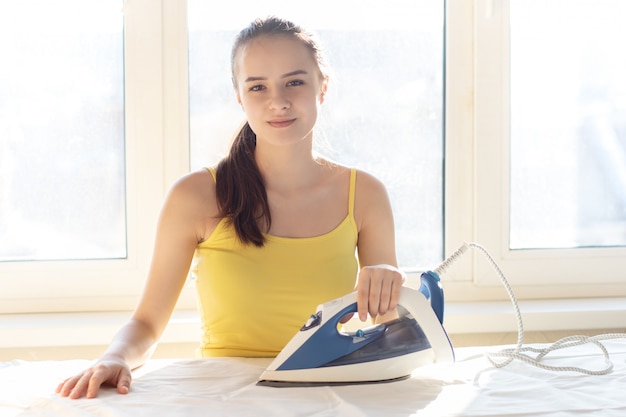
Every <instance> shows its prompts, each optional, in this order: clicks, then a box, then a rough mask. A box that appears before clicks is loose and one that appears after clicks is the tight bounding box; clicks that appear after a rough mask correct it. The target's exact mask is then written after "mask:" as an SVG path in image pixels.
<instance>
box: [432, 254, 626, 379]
mask: <svg viewBox="0 0 626 417" xmlns="http://www.w3.org/2000/svg"><path fill="white" fill-rule="evenodd" d="M469 248H474V249H478V250H479V251H480V252H482V253H483V255H485V256H486V258H487V259H488V260H489V263H490V264H491V266H492V267H493V268H494V270H495V271H496V273H497V274H498V277H499V278H500V280H501V281H502V285H503V286H504V289H505V290H506V292H507V294H508V296H509V299H510V300H511V303H512V304H513V308H514V310H515V318H516V320H517V345H516V346H515V347H514V348H510V349H502V350H500V351H498V352H488V353H486V354H485V355H486V356H487V359H489V362H491V364H492V365H493V366H494V367H496V368H503V367H505V366H507V365H508V364H510V363H511V362H512V361H514V360H519V361H522V362H525V363H527V364H530V365H532V366H536V367H538V368H542V369H546V370H549V371H557V372H562V371H571V372H578V373H583V374H587V375H606V374H608V373H610V372H611V371H612V370H613V362H611V360H610V358H609V352H608V350H607V349H606V347H605V346H604V345H603V344H602V343H601V342H600V341H601V340H609V339H622V338H626V333H607V334H601V335H597V336H582V335H574V336H568V337H564V338H563V339H560V340H558V341H556V342H554V343H553V344H551V345H550V346H548V347H546V348H543V349H537V348H532V347H524V323H523V320H522V314H521V312H520V309H519V305H518V303H517V299H516V298H515V294H514V293H513V289H512V288H511V285H510V284H509V282H508V280H507V279H506V277H505V276H504V273H503V272H502V270H501V269H500V267H499V266H498V264H497V263H496V261H495V260H494V259H493V257H492V256H491V255H490V254H489V252H488V251H487V250H486V249H485V248H484V247H483V246H481V245H479V244H477V243H473V242H470V243H464V244H463V245H462V246H461V247H460V248H459V249H457V250H456V251H455V252H454V253H453V254H452V255H450V256H449V257H448V258H447V259H446V260H445V261H443V263H441V265H439V266H438V267H437V268H436V269H435V271H434V272H435V273H436V274H437V275H439V276H440V277H441V275H442V274H443V273H444V272H445V271H446V270H447V269H448V268H449V267H450V265H452V264H453V263H454V262H455V261H456V260H457V259H458V258H459V257H460V256H461V255H463V254H464V253H465V252H466V251H467V250H468V249H469ZM587 343H593V344H594V345H596V346H597V347H598V349H600V351H602V354H603V355H604V361H605V364H606V366H605V367H604V368H602V369H600V370H592V369H585V368H580V367H575V366H552V365H547V364H545V363H542V362H541V360H542V359H543V358H544V357H545V356H546V355H548V354H549V353H550V352H553V351H555V350H558V349H565V348H570V347H574V346H579V345H584V344H587ZM524 352H533V353H536V354H537V355H535V356H534V357H532V356H530V355H527V354H526V353H524ZM496 358H498V359H496ZM501 359H504V360H501Z"/></svg>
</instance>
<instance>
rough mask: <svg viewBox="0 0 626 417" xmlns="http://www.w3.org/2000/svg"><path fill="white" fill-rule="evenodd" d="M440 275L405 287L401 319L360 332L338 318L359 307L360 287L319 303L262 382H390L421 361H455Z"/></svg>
mask: <svg viewBox="0 0 626 417" xmlns="http://www.w3.org/2000/svg"><path fill="white" fill-rule="evenodd" d="M439 281H440V279H439V275H437V273H435V272H432V271H428V272H424V273H423V274H422V276H421V285H420V289H419V291H418V290H414V289H411V288H407V287H403V288H402V291H401V293H400V301H399V303H398V304H399V305H398V313H399V318H398V319H395V320H392V321H389V322H386V323H380V324H375V325H372V326H369V327H366V328H363V329H359V330H357V331H355V332H344V331H340V330H339V321H340V320H341V319H342V318H343V317H345V316H346V315H347V314H350V313H355V312H356V311H357V307H356V292H352V293H350V294H347V295H345V296H343V297H340V298H336V299H334V300H330V301H328V302H326V303H324V304H321V305H319V306H318V307H317V312H316V313H315V314H312V315H311V317H310V318H309V319H308V320H307V322H306V323H305V324H304V325H303V326H302V328H301V329H300V331H299V332H298V333H297V334H296V335H295V336H294V337H293V338H292V339H291V341H290V342H289V343H288V344H287V345H286V346H285V347H284V348H283V350H282V351H281V352H280V353H279V354H278V356H277V357H276V358H275V359H274V360H273V362H272V363H271V364H270V365H269V366H268V367H267V369H266V370H265V371H264V372H263V374H262V375H261V377H260V378H259V381H258V382H257V385H262V386H272V387H290V386H300V387H301V386H316V385H345V384H355V383H375V382H389V381H395V380H399V379H405V378H408V377H409V376H410V375H411V373H412V372H413V371H414V370H415V369H416V368H418V367H420V366H424V365H428V364H432V363H451V362H454V350H453V348H452V344H451V343H450V339H449V338H448V335H447V333H446V331H445V329H444V328H443V289H442V288H441V286H440V285H439ZM418 321H419V323H418Z"/></svg>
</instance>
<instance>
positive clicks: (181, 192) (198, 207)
mask: <svg viewBox="0 0 626 417" xmlns="http://www.w3.org/2000/svg"><path fill="white" fill-rule="evenodd" d="M168 207H169V209H171V210H174V211H175V212H177V213H178V215H180V216H186V217H187V218H188V220H191V221H196V222H202V221H203V220H204V219H207V218H209V217H215V216H216V215H217V211H218V210H217V203H216V197H215V181H214V179H213V176H212V175H211V173H210V172H209V171H208V170H206V169H201V170H198V171H194V172H190V173H188V174H186V175H183V176H182V177H180V178H179V179H178V180H176V181H175V182H174V184H173V185H172V187H171V188H170V190H169V193H168V195H167V199H166V208H168Z"/></svg>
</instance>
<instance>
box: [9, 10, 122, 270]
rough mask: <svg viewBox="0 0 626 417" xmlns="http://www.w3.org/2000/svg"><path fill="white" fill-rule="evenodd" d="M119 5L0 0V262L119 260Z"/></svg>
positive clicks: (120, 117)
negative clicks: (0, 0) (0, 62)
mask: <svg viewBox="0 0 626 417" xmlns="http://www.w3.org/2000/svg"><path fill="white" fill-rule="evenodd" d="M121 8H122V4H121V2H119V1H110V0H62V1H61V0H60V1H53V2H51V1H47V0H21V1H3V2H1V3H0V56H1V57H2V58H1V59H2V64H1V65H0V236H1V237H0V260H2V261H15V260H18V261H19V260H61V259H96V258H120V257H125V256H126V231H125V227H126V226H125V223H126V216H125V182H124V181H125V180H124V169H125V168H124V159H125V157H124V89H123V85H124V84H123V32H122V28H123V20H122V13H121Z"/></svg>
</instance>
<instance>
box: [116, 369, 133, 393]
mask: <svg viewBox="0 0 626 417" xmlns="http://www.w3.org/2000/svg"><path fill="white" fill-rule="evenodd" d="M130 382H131V376H130V373H129V372H128V371H127V370H123V371H122V372H121V375H120V379H119V380H118V381H117V392H119V393H120V394H128V392H129V391H130Z"/></svg>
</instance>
